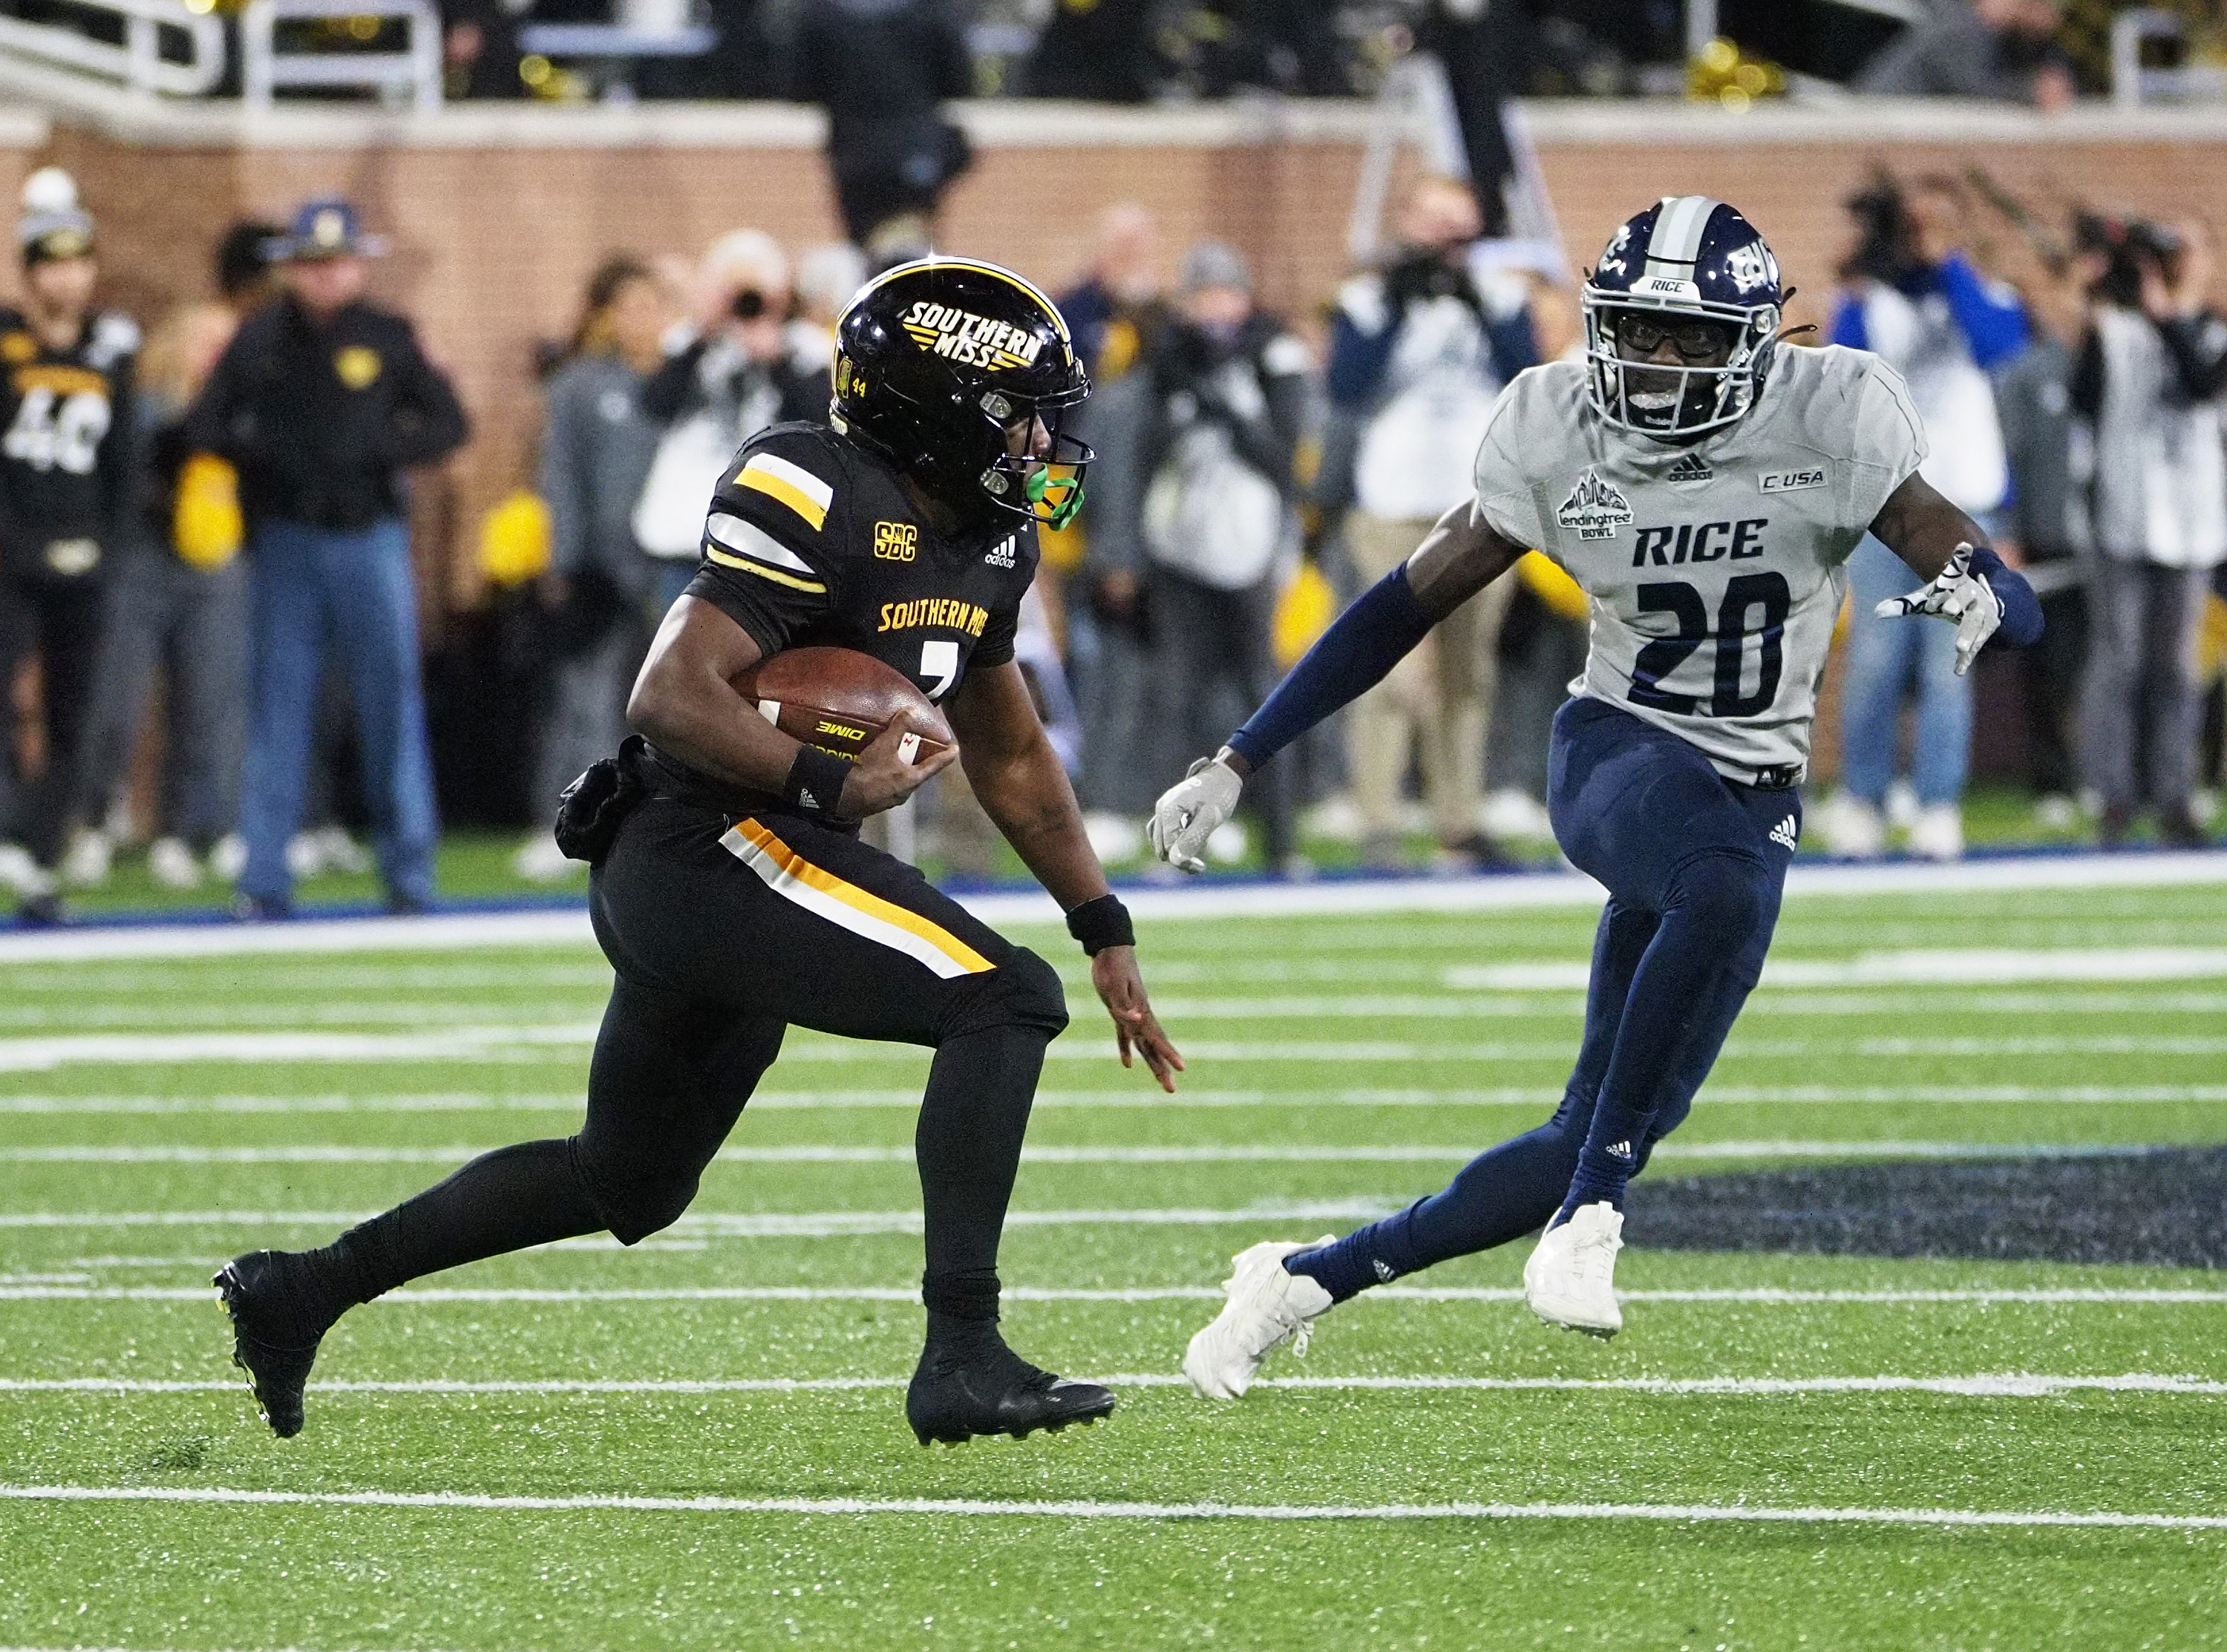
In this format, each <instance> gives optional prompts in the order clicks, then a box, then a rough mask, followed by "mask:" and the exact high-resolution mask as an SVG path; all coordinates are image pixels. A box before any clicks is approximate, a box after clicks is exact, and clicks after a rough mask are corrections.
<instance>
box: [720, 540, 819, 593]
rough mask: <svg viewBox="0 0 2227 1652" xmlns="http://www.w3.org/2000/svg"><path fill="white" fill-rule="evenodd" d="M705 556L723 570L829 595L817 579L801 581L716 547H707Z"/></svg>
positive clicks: (793, 576)
mask: <svg viewBox="0 0 2227 1652" xmlns="http://www.w3.org/2000/svg"><path fill="white" fill-rule="evenodd" d="M704 554H705V556H706V557H707V558H710V559H711V561H713V562H716V563H718V564H719V565H720V566H721V567H722V568H736V569H739V570H741V571H743V573H746V574H756V576H757V577H759V578H761V579H770V580H771V581H773V583H774V584H776V585H787V586H788V588H789V589H790V590H802V591H809V592H811V593H812V594H813V595H814V596H826V594H827V587H826V585H824V584H820V581H818V580H816V579H799V578H798V577H796V576H795V575H794V574H785V573H783V572H782V571H781V570H780V569H778V568H769V567H766V566H764V565H763V564H760V563H756V562H746V561H744V560H743V558H740V557H736V556H730V555H728V553H727V552H724V551H722V550H720V549H719V548H718V546H716V545H705V547H704Z"/></svg>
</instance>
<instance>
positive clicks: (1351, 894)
mask: <svg viewBox="0 0 2227 1652" xmlns="http://www.w3.org/2000/svg"><path fill="white" fill-rule="evenodd" d="M2211 883H2227V854H2219V853H2208V852H2198V853H2192V854H2157V855H2122V856H2105V855H2080V856H2063V857H2046V858H2043V857H2036V858H2005V859H2000V860H1976V861H1969V862H1966V863H1964V864H1961V865H1956V866H1930V865H1918V864H1909V865H1901V864H1898V865H1892V866H1808V865H1797V866H1796V867H1795V868H1794V870H1793V871H1792V872H1791V873H1790V874H1789V876H1788V877H1787V880H1786V889H1787V893H1788V894H1789V895H1791V896H1803V895H1824V896H1833V895H1894V894H1919V893H1929V892H1935V891H1938V892H1940V893H1943V894H1950V893H1955V894H1965V893H1969V892H1972V891H1975V890H2050V889H2126V888H2170V887H2176V886H2182V885H2188V884H2211ZM959 898H960V904H961V905H963V906H965V907H966V908H967V909H968V910H969V911H971V912H973V914H974V915H976V916H978V917H979V918H980V919H982V921H983V922H986V923H992V924H1003V923H1013V924H1018V923H1044V924H1051V923H1056V922H1058V921H1059V909H1058V907H1057V905H1056V903H1054V902H1053V901H1052V899H1051V897H1050V896H1048V895H1043V894H1041V893H1013V894H990V895H968V896H960V897H959ZM1122 899H1123V901H1124V902H1125V903H1126V904H1127V905H1128V908H1129V909H1130V911H1131V912H1132V913H1133V914H1135V915H1136V916H1138V917H1139V918H1140V919H1145V920H1150V921H1153V922H1161V921H1166V920H1172V919H1184V918H1200V919H1208V920H1213V919H1224V918H1232V917H1337V916H1346V915H1370V914H1376V913H1390V912H1422V913H1459V912H1512V911H1522V910H1528V909H1537V908H1542V907H1569V906H1577V907H1586V906H1596V905H1598V903H1599V902H1600V899H1601V890H1600V886H1599V885H1598V884H1597V883H1594V882H1593V881H1592V879H1591V878H1588V877H1581V876H1579V875H1578V874H1575V873H1559V874H1557V873H1541V874H1539V875H1537V876H1530V877H1475V878H1399V879H1382V880H1368V881H1354V882H1344V881H1337V880H1324V881H1323V882H1318V883H1260V884H1243V885H1235V886H1230V885H1220V884H1213V883H1209V884H1205V885H1203V886H1195V887H1192V888H1189V889H1184V888H1169V889H1132V890H1124V891H1123V894H1122ZM594 944H595V941H594V937H593V935H592V934H591V933H590V929H589V927H588V915H587V913H586V911H585V910H584V909H572V910H565V911H553V912H489V913H475V912H459V913H452V914H438V915H432V916H428V917H417V918H336V919H310V920H305V921H303V922H293V923H275V924H227V923H208V924H192V925H182V926H179V927H177V928H159V927H152V926H150V927H147V928H121V927H119V928H84V929H76V930H62V931H60V932H47V933H41V934H10V935H0V964H10V963H55V962H72V961H86V960H103V959H144V958H226V957H238V956H244V955H248V954H292V953H348V952H453V951H456V950H459V949H463V948H469V947H558V946H580V947H592V946H593V945H594Z"/></svg>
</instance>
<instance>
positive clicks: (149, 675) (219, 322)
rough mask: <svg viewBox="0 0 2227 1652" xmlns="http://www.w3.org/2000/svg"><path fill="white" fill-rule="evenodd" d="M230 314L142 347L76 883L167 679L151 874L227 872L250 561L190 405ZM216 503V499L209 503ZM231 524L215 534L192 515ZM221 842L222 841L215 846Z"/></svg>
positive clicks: (242, 727) (98, 853) (97, 866)
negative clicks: (190, 433) (134, 493)
mask: <svg viewBox="0 0 2227 1652" xmlns="http://www.w3.org/2000/svg"><path fill="white" fill-rule="evenodd" d="M237 324H238V317H237V316H234V314H233V311H232V310H231V309H229V308H228V307H227V306H226V305H224V304H220V303H200V304H191V305H188V306H185V307H184V308H182V309H180V310H178V311H177V312H176V313H175V314H174V315H173V316H170V317H169V319H168V320H167V321H166V322H164V323H163V326H162V327H160V328H157V329H156V332H155V334H154V335H153V337H152V338H151V339H150V341H149V342H148V346H147V349H146V353H145V355H144V360H143V361H142V373H141V376H140V383H139V389H140V397H139V408H140V422H141V427H142V430H143V431H144V451H145V453H146V467H145V494H146V498H145V507H144V510H143V512H142V513H141V521H140V528H139V532H138V533H136V534H134V535H133V536H132V538H131V541H130V542H129V543H128V544H127V545H124V547H123V549H122V550H121V551H120V552H119V553H118V557H117V558H116V568H115V571H114V573H113V574H112V577H111V578H110V582H109V586H108V592H107V598H108V602H107V612H106V614H105V616H104V629H103V634H102V638H101V655H100V657H101V673H100V680H99V683H98V684H97V685H96V686H95V687H94V690H93V710H92V713H91V715H90V717H89V718H88V719H87V722H86V738H85V743H84V746H83V747H82V748H81V749H80V753H79V762H78V776H77V781H78V794H77V807H76V809H75V810H74V813H75V815H76V818H77V819H78V820H80V821H82V822H84V823H85V826H84V828H83V830H82V831H81V832H80V835H79V836H78V838H77V839H76V840H75V841H74V842H73V843H72V845H71V846H70V856H69V858H70V862H71V876H72V879H73V881H78V882H86V883H96V882H98V881H99V877H100V876H103V875H105V872H106V871H107V863H108V857H109V849H110V843H109V839H108V838H107V835H106V834H105V832H103V830H102V829H101V826H100V824H99V823H100V822H101V821H102V820H104V819H105V816H106V815H107V813H108V812H109V807H110V804H111V803H112V800H114V798H115V796H116V794H117V792H118V788H120V787H121V786H122V785H123V783H124V779H125V775H126V772H127V771H128V769H129V768H130V766H131V754H132V751H133V749H135V748H136V747H137V744H138V743H139V730H140V728H141V725H142V723H143V721H144V718H145V716H146V712H147V709H148V701H149V698H150V690H151V689H152V688H153V686H154V683H155V676H156V672H157V670H158V669H159V670H160V671H161V672H162V673H163V677H164V679H165V683H166V688H165V692H164V695H163V710H164V726H163V786H162V799H161V810H162V813H161V820H162V832H161V835H160V836H158V837H157V838H156V839H155V840H154V842H153V843H151V844H150V845H148V848H147V869H148V871H150V873H152V874H153V875H154V877H155V881H156V883H162V884H164V885H166V886H168V887H169V888H171V889H192V888H194V887H195V886H196V885H198V884H199V883H201V879H202V877H203V876H204V875H205V872H206V871H208V870H211V869H214V871H217V872H218V873H219V875H220V876H221V875H222V874H223V873H224V872H225V871H226V870H227V862H230V864H231V869H232V870H234V871H236V870H237V866H238V863H237V860H236V858H234V857H236V856H237V854H238V853H239V843H238V839H237V838H236V836H235V835H234V828H235V827H236V826H238V824H239V774H240V763H241V760H242V754H243V750H244V749H245V747H246V732H247V578H248V576H247V566H246V563H245V562H244V561H242V560H241V558H240V557H239V538H238V535H237V533H236V531H235V530H236V515H237V507H236V494H235V492H234V488H236V483H235V482H234V481H233V478H231V477H230V476H229V475H227V473H226V471H225V470H224V469H223V468H222V462H221V461H216V460H213V459H212V458H211V457H210V456H207V455H206V454H203V455H195V454H194V453H192V452H190V451H188V443H187V440H186V437H185V431H184V422H185V417H186V411H187V409H188V407H189V406H190V405H192V403H193V399H194V397H195V394H196V393H197V392H199V390H200V389H201V385H202V384H203V383H204V382H205V381H206V380H207V378H208V375H209V373H210V371H211V369H213V368H214V367H215V365H216V361H217V358H218V357H219V356H220V355H222V354H223V353H224V349H225V347H226V346H227V344H229V343H230V342H231V341H232V335H233V329H234V328H235V327H236V326H237ZM212 494H214V500H212ZM212 507H214V509H215V510H216V511H218V512H220V513H224V514H225V515H227V516H230V517H232V518H233V519H234V520H233V521H231V522H225V523H220V524H219V525H218V526H216V527H215V528H214V531H213V532H212V530H211V529H210V527H209V526H207V523H206V521H205V520H200V521H197V520H196V513H197V512H206V511H207V510H209V509H210V508H212ZM220 845H221V846H220Z"/></svg>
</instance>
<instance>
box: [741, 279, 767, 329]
mask: <svg viewBox="0 0 2227 1652" xmlns="http://www.w3.org/2000/svg"><path fill="white" fill-rule="evenodd" d="M765 313H766V301H765V295H764V294H763V293H762V292H760V291H759V290H757V289H756V287H745V288H743V290H741V291H740V292H738V293H737V294H736V295H735V319H736V320H737V321H738V322H754V321H756V320H757V318H758V317H759V316H763V315H764V314H765Z"/></svg>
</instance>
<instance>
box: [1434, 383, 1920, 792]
mask: <svg viewBox="0 0 2227 1652" xmlns="http://www.w3.org/2000/svg"><path fill="white" fill-rule="evenodd" d="M1924 457H1925V430H1924V424H1922V423H1920V421H1919V419H1918V414H1917V411H1916V410H1915V409H1914V408H1912V407H1911V402H1910V397H1909V393H1908V392H1906V391H1905V389H1904V387H1903V383H1902V380H1901V379H1900V378H1898V376H1897V375H1896V373H1895V372H1894V370H1893V369H1892V368H1891V367H1888V366H1887V365H1886V363H1885V362H1883V361H1881V360H1879V358H1878V357H1877V356H1874V355H1872V354H1868V353H1867V352H1865V351H1862V350H1850V349H1843V348H1840V347H1838V346H1828V347H1827V348H1822V349H1785V348H1782V349H1781V350H1779V351H1778V352H1777V358H1776V360H1773V362H1772V363H1771V374H1770V377H1769V378H1768V379H1767V380H1765V381H1764V389H1763V393H1762V395H1761V397H1760V398H1759V399H1758V401H1757V404H1756V408H1755V411H1753V412H1752V413H1750V414H1749V415H1748V416H1747V417H1746V418H1744V419H1742V420H1740V421H1739V424H1734V425H1732V426H1731V427H1730V428H1728V429H1726V430H1725V431H1720V432H1719V433H1717V434H1716V435H1714V436H1712V437H1707V438H1706V439H1705V440H1703V441H1701V442H1698V443H1694V445H1693V446H1691V447H1682V448H1681V447H1672V446H1669V445H1666V444H1664V443H1657V442H1653V441H1650V440H1648V439H1647V438H1645V437H1636V436H1630V435H1626V434H1624V432H1621V431H1616V430H1613V429H1611V428H1610V427H1609V426H1608V425H1607V424H1604V423H1603V422H1602V421H1601V420H1600V419H1599V418H1597V417H1595V415H1594V413H1593V410H1592V405H1590V404H1589V403H1588V401H1587V400H1586V369H1585V367H1584V366H1583V364H1581V363H1578V362H1571V361H1557V362H1551V363H1549V364H1547V366H1545V367H1533V368H1531V369H1530V370H1529V371H1528V372H1526V373H1520V374H1518V375H1517V377H1516V380H1515V382H1514V383H1512V384H1510V385H1509V386H1508V388H1507V390H1506V391H1505V392H1503V394H1502V396H1501V398H1500V401H1499V404H1498V405H1497V406H1496V407H1495V408H1494V410H1493V415H1492V423H1491V425H1490V428H1489V429H1488V430H1487V431H1486V432H1485V437H1484V445H1483V446H1482V447H1481V448H1479V449H1478V450H1477V507H1478V508H1479V510H1481V511H1482V512H1483V513H1484V520H1485V521H1486V522H1487V523H1489V524H1490V526H1491V527H1492V529H1493V531H1494V532H1496V533H1498V534H1500V535H1501V536H1502V537H1503V538H1504V539H1510V540H1513V541H1514V542H1515V543H1516V544H1517V545H1527V546H1531V547H1534V548H1535V549H1537V550H1539V551H1541V552H1544V553H1545V554H1546V555H1547V556H1548V557H1550V558H1553V559H1554V561H1555V562H1556V563H1558V564H1560V565H1561V566H1562V568H1563V569H1564V570H1566V571H1567V572H1568V573H1569V575H1570V577H1572V578H1573V579H1575V580H1576V581H1577V582H1578V584H1579V585H1581V586H1583V587H1584V588H1585V591H1586V596H1588V597H1589V598H1590V599H1591V600H1592V639H1591V644H1590V647H1588V649H1587V651H1586V672H1585V675H1584V676H1582V677H1580V678H1579V679H1578V680H1577V681H1575V682H1573V683H1572V684H1571V685H1570V692H1572V693H1573V694H1587V695H1590V696H1592V698H1595V699H1600V700H1606V701H1608V702H1609V703H1611V705H1620V706H1622V707H1623V708H1624V710H1626V711H1630V712H1631V713H1632V715H1634V716H1635V717H1639V718H1644V719H1646V720H1647V721H1648V722H1650V723H1653V724H1658V725H1659V726H1661V727H1662V728H1665V729H1668V730H1670V731H1671V732H1673V733H1674V734H1676V735H1678V736H1680V737H1681V738H1683V739H1685V740H1688V741H1689V742H1691V743H1693V744H1694V746H1695V747H1697V748H1698V749H1700V750H1701V752H1702V754H1703V755H1704V756H1707V758H1708V759H1709V761H1710V762H1712V763H1713V764H1714V765H1715V766H1716V768H1717V769H1718V772H1720V774H1723V775H1728V776H1730V777H1731V778H1732V779H1735V780H1739V781H1747V782H1751V783H1753V782H1756V781H1758V780H1765V781H1770V782H1771V783H1772V784H1779V785H1784V784H1786V783H1789V781H1790V779H1791V778H1796V777H1798V776H1799V775H1800V774H1801V772H1802V770H1803V768H1804V766H1805V765H1806V764H1807V763H1808V762H1809V725H1810V723H1811V721H1812V720H1813V719H1814V718H1815V715H1816V711H1817V684H1818V681H1819V679H1821V678H1822V676H1823V675H1824V673H1825V657H1826V653H1827V650H1828V647H1829V646H1830V645H1831V642H1832V640H1833V627H1834V624H1835V622H1836V621H1837V619H1838V618H1839V616H1840V611H1841V592H1842V590H1843V587H1844V585H1845V583H1846V581H1845V579H1844V577H1843V574H1842V564H1845V563H1846V562H1847V558H1848V553H1849V552H1851V551H1853V550H1854V549H1855V547H1856V543H1857V541H1858V540H1859V539H1861V538H1862V537H1863V534H1864V530H1865V529H1866V527H1867V526H1870V524H1871V521H1872V519H1873V517H1875V516H1877V515H1878V514H1879V507H1881V506H1882V505H1884V504H1885V503H1886V499H1887V495H1888V494H1892V492H1893V491H1894V490H1895V489H1896V488H1898V487H1900V486H1901V485H1902V483H1903V482H1904V481H1905V479H1906V478H1907V477H1908V476H1910V475H1911V473H1912V472H1914V471H1915V470H1916V469H1918V465H1919V463H1920V462H1922V461H1923V460H1924ZM1914 583H1915V581H1914V580H1913V584H1914Z"/></svg>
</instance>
